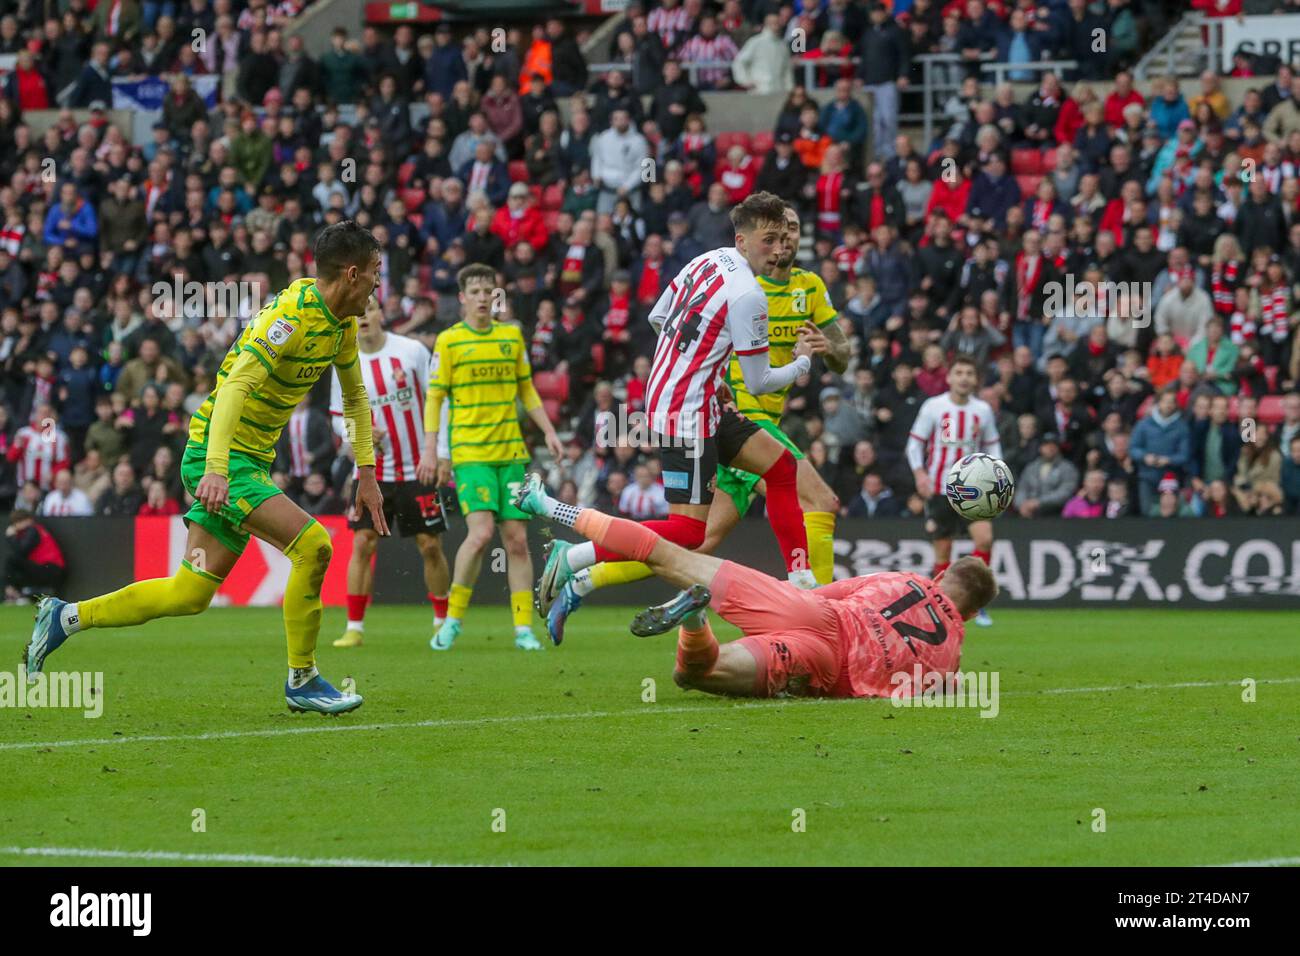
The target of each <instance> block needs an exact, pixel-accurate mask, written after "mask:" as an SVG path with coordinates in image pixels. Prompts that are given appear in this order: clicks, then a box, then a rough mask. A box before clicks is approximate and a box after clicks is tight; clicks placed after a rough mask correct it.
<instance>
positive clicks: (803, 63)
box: [588, 52, 1079, 148]
mask: <svg viewBox="0 0 1300 956" xmlns="http://www.w3.org/2000/svg"><path fill="white" fill-rule="evenodd" d="M996 56H997V54H995V53H993V52H988V53H984V54H981V55H980V56H979V57H978V58H977V59H975V60H970V59H967V58H966V57H964V56H962V55H961V54H960V53H922V54H919V55H918V56H915V57H913V58H912V59H913V62H918V63H920V64H921V86H920V89H919V90H916V91H915V92H917V93H919V94H920V97H921V111H920V112H905V113H899V116H898V118H899V121H900V122H903V123H909V124H916V123H919V124H920V125H921V128H922V129H923V130H924V135H925V146H926V147H927V148H928V147H929V144H930V143H931V142H932V141H933V140H934V134H935V126H936V117H937V116H938V115H939V114H940V113H941V112H942V110H943V107H944V104H945V103H946V102H947V101H948V98H949V97H951V96H953V95H954V94H956V93H959V92H960V91H961V84H962V80H964V79H965V78H966V75H967V73H968V72H969V71H970V69H971V68H972V67H974V66H976V65H978V67H979V69H980V70H981V71H982V72H985V73H990V74H992V82H993V83H994V84H995V85H996V84H998V83H1002V82H1004V81H1006V79H1007V78H1008V77H1010V76H1011V75H1012V74H1014V73H1032V74H1034V75H1035V80H1036V79H1037V78H1038V76H1039V75H1041V74H1043V73H1046V72H1049V71H1053V72H1065V71H1069V70H1074V69H1077V68H1078V66H1079V64H1078V62H1077V61H1075V60H1035V61H1031V62H1029V63H1001V62H997V61H996ZM860 62H861V60H860V58H859V57H856V56H853V57H843V56H828V57H824V58H822V59H816V60H806V59H796V60H792V61H791V64H790V65H791V67H792V68H793V69H794V71H795V74H796V76H797V75H798V74H800V73H802V75H803V86H804V87H805V88H806V89H809V90H820V89H828V88H829V87H831V86H833V85H834V83H835V81H836V80H838V79H839V73H840V70H839V68H840V67H843V66H856V65H857V64H858V63H860ZM681 66H682V70H683V72H684V73H685V74H686V76H687V78H688V80H689V81H690V83H691V85H692V86H695V87H698V86H699V74H700V72H701V71H717V70H728V71H729V70H730V69H731V61H730V60H706V61H699V62H691V63H682V64H681ZM588 70H589V71H590V73H592V74H593V75H595V74H600V73H609V72H613V71H617V72H620V73H631V72H632V65H631V64H630V63H593V64H591V65H590V66H589V67H588ZM820 70H828V71H830V75H828V76H826V77H825V78H826V80H827V81H828V82H826V83H820V82H819V80H820V79H821V77H820V75H819V72H818V71H820Z"/></svg>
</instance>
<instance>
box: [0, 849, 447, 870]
mask: <svg viewBox="0 0 1300 956" xmlns="http://www.w3.org/2000/svg"><path fill="white" fill-rule="evenodd" d="M0 855H4V856H39V857H79V858H81V859H92V860H149V861H155V862H160V863H239V864H244V865H253V866H456V865H458V864H449V863H430V862H427V861H425V862H416V861H410V860H362V859H357V858H355V857H325V858H315V859H314V858H311V857H301V856H264V855H262V854H260V853H173V852H171V851H168V850H98V849H93V848H89V847H64V846H0Z"/></svg>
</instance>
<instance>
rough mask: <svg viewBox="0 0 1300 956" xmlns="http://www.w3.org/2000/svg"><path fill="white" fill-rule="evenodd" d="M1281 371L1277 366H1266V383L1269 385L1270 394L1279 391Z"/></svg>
mask: <svg viewBox="0 0 1300 956" xmlns="http://www.w3.org/2000/svg"><path fill="white" fill-rule="evenodd" d="M1279 371H1280V369H1279V368H1278V367H1277V366H1276V365H1265V366H1264V381H1265V382H1267V383H1268V390H1269V391H1270V392H1276V391H1277V376H1278V372H1279Z"/></svg>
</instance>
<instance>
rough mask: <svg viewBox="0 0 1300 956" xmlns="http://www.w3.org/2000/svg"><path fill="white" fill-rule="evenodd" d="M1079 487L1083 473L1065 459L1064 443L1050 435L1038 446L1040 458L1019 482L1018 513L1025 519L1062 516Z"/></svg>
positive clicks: (1017, 493) (1016, 504) (1049, 433)
mask: <svg viewBox="0 0 1300 956" xmlns="http://www.w3.org/2000/svg"><path fill="white" fill-rule="evenodd" d="M1078 487H1079V470H1078V469H1077V468H1075V467H1074V465H1072V464H1071V463H1070V462H1069V461H1067V460H1066V459H1065V458H1064V457H1062V455H1061V439H1060V436H1059V435H1057V434H1056V432H1048V433H1047V434H1045V435H1043V437H1042V438H1041V439H1040V440H1039V442H1038V457H1037V458H1035V459H1034V460H1033V461H1031V462H1030V463H1029V465H1028V467H1026V468H1025V469H1024V470H1023V471H1021V473H1020V475H1019V476H1018V479H1017V482H1016V500H1015V506H1016V511H1017V512H1018V513H1019V514H1020V516H1021V517H1022V518H1034V517H1047V516H1050V515H1058V514H1060V513H1061V509H1062V508H1064V507H1065V503H1066V502H1067V501H1069V500H1070V496H1071V495H1073V494H1074V491H1075V489H1076V488H1078Z"/></svg>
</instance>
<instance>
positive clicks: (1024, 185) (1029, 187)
mask: <svg viewBox="0 0 1300 956" xmlns="http://www.w3.org/2000/svg"><path fill="white" fill-rule="evenodd" d="M1042 178H1043V177H1042V176H1037V175H1035V176H1017V177H1016V185H1017V186H1019V187H1020V195H1021V196H1023V197H1024V198H1025V199H1028V198H1030V197H1031V196H1033V194H1034V191H1035V190H1036V189H1038V183H1039V182H1040V181H1041V180H1042Z"/></svg>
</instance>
